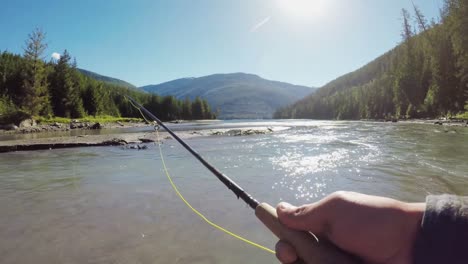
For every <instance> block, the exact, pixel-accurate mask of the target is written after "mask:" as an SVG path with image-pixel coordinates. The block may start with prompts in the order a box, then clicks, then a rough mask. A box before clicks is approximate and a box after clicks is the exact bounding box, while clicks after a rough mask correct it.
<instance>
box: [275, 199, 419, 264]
mask: <svg viewBox="0 0 468 264" xmlns="http://www.w3.org/2000/svg"><path fill="white" fill-rule="evenodd" d="M425 208H426V205H425V204H424V203H404V202H400V201H397V200H394V199H390V198H385V197H378V196H370V195H365V194H360V193H353V192H336V193H333V194H331V195H329V196H327V197H325V198H324V199H322V200H320V201H319V202H317V203H313V204H308V205H303V206H300V207H295V206H292V205H290V204H287V203H280V204H279V205H278V206H277V208H276V210H277V213H278V218H279V221H280V222H281V223H283V224H284V225H285V226H287V227H289V228H291V229H295V230H302V231H310V232H312V233H314V234H315V235H317V236H318V237H319V238H322V239H327V240H329V241H330V242H331V243H333V244H335V245H336V246H337V247H339V248H340V249H342V250H344V251H346V252H348V253H351V254H353V255H355V256H357V257H359V258H360V259H362V260H363V261H364V263H373V264H410V263H412V259H413V255H412V254H413V247H414V243H415V240H416V236H417V234H418V231H419V229H420V226H421V220H422V217H423V214H424V210H425ZM276 255H277V257H278V259H279V260H280V261H281V262H282V263H293V262H294V261H296V260H297V255H296V252H295V250H294V248H293V247H292V246H291V245H289V244H288V243H286V242H284V241H279V242H278V243H277V244H276ZM303 261H305V262H306V263H308V262H307V261H308V260H307V259H304V260H303Z"/></svg>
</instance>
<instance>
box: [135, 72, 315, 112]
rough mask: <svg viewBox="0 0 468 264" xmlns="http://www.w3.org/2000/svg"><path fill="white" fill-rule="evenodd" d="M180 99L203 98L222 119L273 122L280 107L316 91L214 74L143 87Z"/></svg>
mask: <svg viewBox="0 0 468 264" xmlns="http://www.w3.org/2000/svg"><path fill="white" fill-rule="evenodd" d="M140 88H141V89H142V90H145V91H147V92H151V93H155V94H159V95H173V96H175V97H176V98H178V99H184V98H190V99H194V98H196V97H197V96H200V97H202V98H204V99H206V100H207V101H208V103H209V104H210V105H211V106H212V107H213V109H217V110H218V115H219V117H220V118H222V119H233V118H271V117H272V115H273V113H274V111H275V110H276V109H278V108H279V107H282V106H285V105H287V104H290V103H293V102H294V101H296V100H298V99H300V98H302V97H304V96H306V95H308V94H311V93H313V92H314V91H315V89H314V88H310V87H306V86H300V85H293V84H289V83H284V82H278V81H271V80H266V79H263V78H261V77H259V76H257V75H254V74H247V73H229V74H213V75H208V76H203V77H198V78H182V79H176V80H173V81H169V82H165V83H161V84H158V85H147V86H143V87H140Z"/></svg>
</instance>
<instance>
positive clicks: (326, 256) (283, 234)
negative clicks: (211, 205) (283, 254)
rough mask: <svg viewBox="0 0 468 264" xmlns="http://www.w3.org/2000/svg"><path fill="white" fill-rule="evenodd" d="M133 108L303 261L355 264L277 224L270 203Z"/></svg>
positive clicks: (333, 248) (312, 237)
mask: <svg viewBox="0 0 468 264" xmlns="http://www.w3.org/2000/svg"><path fill="white" fill-rule="evenodd" d="M125 97H126V98H128V100H130V102H132V104H134V105H135V106H137V107H138V109H139V110H141V111H143V112H144V113H145V114H146V115H147V116H149V117H150V118H151V119H153V120H154V121H155V122H156V123H157V124H158V125H159V126H161V127H163V128H164V129H165V130H166V131H167V132H168V133H169V134H170V135H171V136H172V137H173V138H174V139H175V140H177V142H179V143H180V144H181V145H182V146H183V147H184V148H185V149H186V150H188V151H189V152H190V153H191V154H192V155H193V156H194V157H195V158H196V159H197V160H198V161H200V162H201V163H202V164H203V165H204V166H205V167H206V168H207V169H208V170H209V171H210V172H211V173H213V174H214V175H215V176H216V177H217V178H218V179H219V180H220V181H221V182H222V183H223V184H224V185H225V186H226V187H227V188H228V189H230V190H231V191H232V192H233V193H234V194H235V195H236V196H237V198H238V199H239V198H240V199H242V200H243V201H244V202H245V203H247V204H248V205H249V206H250V207H251V208H252V209H254V211H255V215H256V216H257V218H258V219H259V220H260V221H261V222H262V223H263V224H264V225H265V226H266V227H268V229H270V231H272V232H273V233H274V234H275V235H276V236H277V237H278V238H279V239H281V240H284V241H286V242H288V243H290V244H291V245H292V246H293V247H294V248H295V249H296V253H297V255H298V256H299V258H300V259H302V260H304V259H306V260H308V262H307V263H309V264H337V263H340V264H356V263H358V262H357V260H356V259H355V258H354V257H352V256H351V255H349V254H347V253H345V252H344V251H342V250H340V249H339V248H337V247H336V246H334V245H333V244H331V243H330V242H328V241H326V240H324V239H320V240H319V239H317V237H316V236H315V235H313V234H312V233H310V232H303V231H297V230H293V229H289V228H287V227H286V226H284V225H283V224H281V223H280V222H279V220H278V215H277V213H276V209H275V208H273V207H272V206H271V205H269V204H267V203H259V202H258V201H257V200H256V199H255V198H253V197H252V196H251V195H250V194H249V193H247V192H246V191H244V190H243V189H242V188H241V187H240V186H239V185H238V184H237V183H235V182H234V181H233V180H231V179H230V178H229V177H228V176H226V175H225V174H223V173H222V172H220V171H219V170H218V169H217V168H215V167H214V166H213V165H211V164H210V163H209V162H208V161H206V160H205V159H204V158H203V157H202V156H201V155H200V154H198V152H197V151H195V150H194V149H193V148H192V147H190V146H189V145H188V144H187V143H185V141H183V140H182V139H181V138H180V137H179V136H177V135H176V134H175V133H174V132H173V131H172V130H171V129H169V128H168V127H167V126H166V125H165V124H164V123H163V122H161V120H159V118H157V117H156V116H155V115H153V114H152V113H151V112H150V111H148V110H147V109H146V108H145V107H144V106H142V105H141V104H140V103H138V102H137V101H135V100H134V99H133V98H132V97H130V96H128V95H125Z"/></svg>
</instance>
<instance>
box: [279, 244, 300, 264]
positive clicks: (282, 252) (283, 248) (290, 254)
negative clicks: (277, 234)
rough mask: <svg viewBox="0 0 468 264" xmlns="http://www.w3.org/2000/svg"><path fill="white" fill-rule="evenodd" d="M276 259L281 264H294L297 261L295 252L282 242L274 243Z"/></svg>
mask: <svg viewBox="0 0 468 264" xmlns="http://www.w3.org/2000/svg"><path fill="white" fill-rule="evenodd" d="M275 250H276V257H277V258H278V260H279V261H280V262H281V263H283V264H290V263H294V262H295V261H296V260H297V254H296V250H294V248H293V247H292V246H291V245H289V244H288V243H286V242H284V241H281V240H280V241H278V243H276V247H275Z"/></svg>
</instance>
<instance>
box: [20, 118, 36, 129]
mask: <svg viewBox="0 0 468 264" xmlns="http://www.w3.org/2000/svg"><path fill="white" fill-rule="evenodd" d="M36 125H37V123H36V120H34V119H31V118H29V119H25V120H23V121H21V122H20V123H19V127H20V128H25V127H35V126H36Z"/></svg>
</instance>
